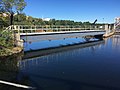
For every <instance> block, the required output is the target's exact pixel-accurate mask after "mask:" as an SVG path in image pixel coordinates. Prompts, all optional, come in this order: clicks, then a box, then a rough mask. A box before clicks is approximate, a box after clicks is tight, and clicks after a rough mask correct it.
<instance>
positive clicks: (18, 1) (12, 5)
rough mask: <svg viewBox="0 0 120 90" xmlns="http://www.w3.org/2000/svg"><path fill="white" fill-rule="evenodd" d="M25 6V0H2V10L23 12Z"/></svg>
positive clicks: (0, 6)
mask: <svg viewBox="0 0 120 90" xmlns="http://www.w3.org/2000/svg"><path fill="white" fill-rule="evenodd" d="M25 6H26V3H25V1H24V0H0V11H2V12H9V13H13V12H21V11H22V10H23V9H24V8H25Z"/></svg>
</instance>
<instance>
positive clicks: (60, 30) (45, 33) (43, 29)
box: [6, 25, 113, 47]
mask: <svg viewBox="0 0 120 90" xmlns="http://www.w3.org/2000/svg"><path fill="white" fill-rule="evenodd" d="M6 30H9V31H12V32H13V34H14V39H15V44H16V45H17V46H22V47H23V40H21V37H23V36H36V35H39V36H40V38H36V39H35V40H33V39H31V37H28V39H27V40H28V41H30V42H37V41H43V40H56V39H64V38H75V37H76V38H78V37H82V38H84V39H86V40H89V39H90V38H99V39H101V38H102V37H103V35H105V36H106V35H109V33H111V32H112V31H113V30H110V25H105V26H104V28H102V29H101V28H96V27H95V28H92V27H89V28H80V27H70V26H48V25H44V26H41V25H12V26H9V27H7V28H6ZM74 34H76V35H74Z"/></svg>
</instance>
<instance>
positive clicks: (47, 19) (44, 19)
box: [42, 18, 50, 21]
mask: <svg viewBox="0 0 120 90" xmlns="http://www.w3.org/2000/svg"><path fill="white" fill-rule="evenodd" d="M42 20H43V21H50V18H43V19H42Z"/></svg>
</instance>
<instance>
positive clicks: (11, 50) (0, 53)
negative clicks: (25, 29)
mask: <svg viewBox="0 0 120 90" xmlns="http://www.w3.org/2000/svg"><path fill="white" fill-rule="evenodd" d="M22 50H23V48H21V47H12V48H1V49H0V57H4V56H10V55H13V54H17V53H21V52H22Z"/></svg>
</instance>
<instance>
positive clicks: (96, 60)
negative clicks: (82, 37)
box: [0, 35, 120, 90]
mask: <svg viewBox="0 0 120 90" xmlns="http://www.w3.org/2000/svg"><path fill="white" fill-rule="evenodd" d="M19 56H20V55H19ZM21 57H22V56H21ZM23 57H24V56H23ZM0 79H2V80H7V81H12V82H17V83H21V84H25V85H29V86H32V87H36V89H37V90H120V85H119V84H120V35H114V36H112V37H110V38H107V39H105V41H104V42H102V43H100V44H97V45H92V46H89V47H84V48H76V49H70V50H67V51H62V52H57V53H51V54H48V55H44V56H38V57H34V58H28V59H21V58H20V57H19V58H18V55H17V56H15V57H14V58H13V57H12V58H9V57H8V58H7V60H5V59H4V60H3V59H2V60H0ZM7 88H8V86H4V85H2V84H0V89H1V90H2V89H4V90H6V89H7ZM13 88H14V87H9V89H10V90H13ZM18 89H19V88H15V90H18Z"/></svg>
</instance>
